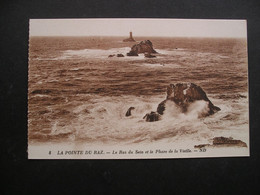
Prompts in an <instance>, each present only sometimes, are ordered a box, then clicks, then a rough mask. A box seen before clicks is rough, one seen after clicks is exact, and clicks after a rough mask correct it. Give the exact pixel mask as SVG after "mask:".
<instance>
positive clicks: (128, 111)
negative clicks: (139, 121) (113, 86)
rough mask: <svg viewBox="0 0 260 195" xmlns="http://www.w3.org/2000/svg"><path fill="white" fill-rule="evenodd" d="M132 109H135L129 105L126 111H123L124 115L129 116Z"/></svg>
mask: <svg viewBox="0 0 260 195" xmlns="http://www.w3.org/2000/svg"><path fill="white" fill-rule="evenodd" d="M134 109H135V107H130V108H129V109H128V110H127V112H126V113H125V116H131V115H132V113H131V111H132V110H134Z"/></svg>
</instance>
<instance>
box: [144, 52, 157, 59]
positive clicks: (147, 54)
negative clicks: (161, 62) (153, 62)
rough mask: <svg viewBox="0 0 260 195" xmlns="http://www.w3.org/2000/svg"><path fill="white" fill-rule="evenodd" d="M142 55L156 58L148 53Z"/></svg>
mask: <svg viewBox="0 0 260 195" xmlns="http://www.w3.org/2000/svg"><path fill="white" fill-rule="evenodd" d="M144 57H146V58H156V56H154V55H151V54H150V53H145V54H144Z"/></svg>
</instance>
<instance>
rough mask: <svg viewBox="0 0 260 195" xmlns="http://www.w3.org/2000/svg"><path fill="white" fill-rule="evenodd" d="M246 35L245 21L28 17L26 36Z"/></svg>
mask: <svg viewBox="0 0 260 195" xmlns="http://www.w3.org/2000/svg"><path fill="white" fill-rule="evenodd" d="M130 31H132V32H133V36H166V37H238V38H240V37H241V38H245V37H246V36H247V31H246V21H245V20H197V19H31V20H30V36H125V37H127V36H128V35H129V32H130Z"/></svg>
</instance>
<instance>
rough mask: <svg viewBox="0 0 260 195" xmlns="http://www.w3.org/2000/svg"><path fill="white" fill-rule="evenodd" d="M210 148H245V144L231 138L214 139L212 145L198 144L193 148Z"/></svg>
mask: <svg viewBox="0 0 260 195" xmlns="http://www.w3.org/2000/svg"><path fill="white" fill-rule="evenodd" d="M212 146H224V147H226V146H238V147H247V144H246V143H245V142H243V141H241V140H235V139H233V138H232V137H229V138H227V137H214V138H213V143H212V144H200V145H195V146H194V148H204V147H212Z"/></svg>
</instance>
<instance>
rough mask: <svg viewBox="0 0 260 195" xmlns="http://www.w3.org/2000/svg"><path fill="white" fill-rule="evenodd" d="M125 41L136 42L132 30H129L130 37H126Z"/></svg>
mask: <svg viewBox="0 0 260 195" xmlns="http://www.w3.org/2000/svg"><path fill="white" fill-rule="evenodd" d="M123 42H135V40H134V38H133V33H132V32H131V31H130V32H129V38H127V39H124V40H123Z"/></svg>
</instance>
